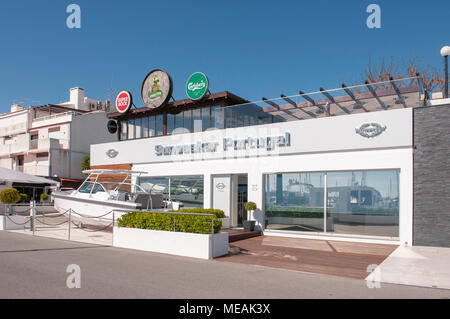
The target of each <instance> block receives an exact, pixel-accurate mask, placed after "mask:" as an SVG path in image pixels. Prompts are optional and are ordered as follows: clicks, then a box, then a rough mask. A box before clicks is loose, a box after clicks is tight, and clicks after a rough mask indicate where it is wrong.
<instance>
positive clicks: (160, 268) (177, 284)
mask: <svg viewBox="0 0 450 319" xmlns="http://www.w3.org/2000/svg"><path fill="white" fill-rule="evenodd" d="M70 264H77V265H79V266H80V269H81V288H72V289H69V288H68V287H67V285H66V280H67V277H68V276H69V275H70V274H69V273H67V272H66V270H67V266H68V265H70ZM0 298H108V299H109V298H201V299H204V298H252V299H260V298H450V291H449V290H439V289H429V288H419V287H410V286H399V285H389V284H381V288H372V289H370V288H368V287H367V285H366V282H365V281H362V280H355V279H347V278H339V277H332V276H325V275H316V274H307V273H301V272H294V271H289V270H281V269H272V268H266V267H260V266H252V265H244V264H238V263H231V262H217V261H214V260H210V261H208V260H197V259H191V258H184V257H177V256H170V255H164V254H155V253H148V252H140V251H134V250H127V249H120V248H113V247H105V246H94V245H90V244H83V243H77V242H68V241H64V240H57V239H50V238H44V237H33V236H30V235H22V234H15V233H11V232H6V231H0Z"/></svg>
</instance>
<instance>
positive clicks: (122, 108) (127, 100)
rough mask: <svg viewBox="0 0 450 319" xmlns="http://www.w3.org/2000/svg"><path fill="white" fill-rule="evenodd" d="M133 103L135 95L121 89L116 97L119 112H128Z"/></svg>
mask: <svg viewBox="0 0 450 319" xmlns="http://www.w3.org/2000/svg"><path fill="white" fill-rule="evenodd" d="M132 104H133V97H132V96H131V93H130V92H128V91H125V90H124V91H120V92H119V94H117V97H116V110H117V112H119V113H126V112H127V111H128V110H129V109H130V107H131V105H132Z"/></svg>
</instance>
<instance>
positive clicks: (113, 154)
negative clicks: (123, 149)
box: [106, 149, 119, 158]
mask: <svg viewBox="0 0 450 319" xmlns="http://www.w3.org/2000/svg"><path fill="white" fill-rule="evenodd" d="M106 155H108V157H110V158H114V157H116V156H117V155H119V152H118V151H116V150H115V149H110V150H108V151H107V152H106Z"/></svg>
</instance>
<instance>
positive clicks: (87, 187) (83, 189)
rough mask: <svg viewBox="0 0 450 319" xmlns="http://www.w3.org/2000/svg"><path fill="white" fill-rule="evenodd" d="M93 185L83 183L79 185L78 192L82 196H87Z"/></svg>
mask: <svg viewBox="0 0 450 319" xmlns="http://www.w3.org/2000/svg"><path fill="white" fill-rule="evenodd" d="M93 185H94V183H91V182H84V183H83V185H81V186H80V188H79V189H78V192H79V193H84V194H89V193H90V192H91V190H92V186H93Z"/></svg>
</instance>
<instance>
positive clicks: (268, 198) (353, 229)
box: [265, 170, 399, 237]
mask: <svg viewBox="0 0 450 319" xmlns="http://www.w3.org/2000/svg"><path fill="white" fill-rule="evenodd" d="M325 181H326V185H324V183H325ZM324 186H325V187H324ZM324 188H325V190H326V191H325V192H326V203H327V205H326V206H327V213H326V215H324V211H325V207H324ZM265 208H266V216H267V219H268V229H279V230H298V231H325V229H324V225H326V231H327V232H331V233H339V234H354V235H366V236H384V237H398V236H399V171H398V170H380V171H349V172H329V173H327V172H319V173H283V174H268V175H265Z"/></svg>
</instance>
